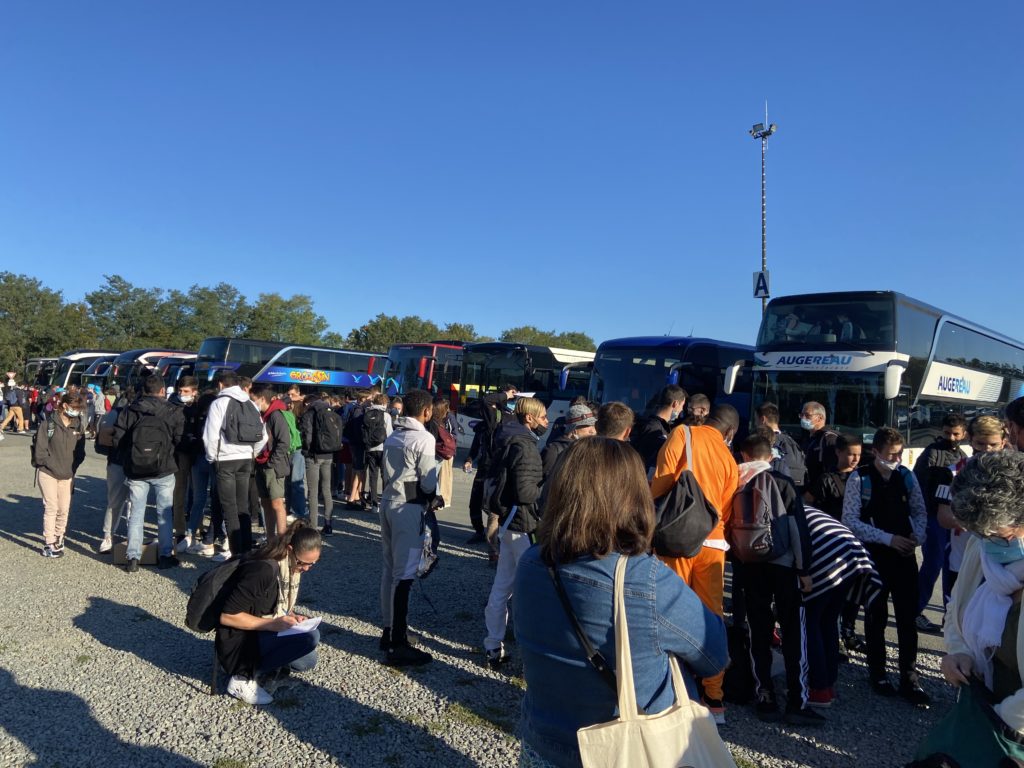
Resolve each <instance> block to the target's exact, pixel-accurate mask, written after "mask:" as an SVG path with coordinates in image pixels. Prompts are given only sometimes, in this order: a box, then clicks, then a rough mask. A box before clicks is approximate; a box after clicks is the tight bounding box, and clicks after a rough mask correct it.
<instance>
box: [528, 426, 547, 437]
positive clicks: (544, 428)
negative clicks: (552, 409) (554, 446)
mask: <svg viewBox="0 0 1024 768" xmlns="http://www.w3.org/2000/svg"><path fill="white" fill-rule="evenodd" d="M531 431H532V432H533V434H535V435H536V436H537V437H544V433H545V432H547V431H548V425H547V424H538V425H537V426H536V427H534V428H533V429H532V430H531Z"/></svg>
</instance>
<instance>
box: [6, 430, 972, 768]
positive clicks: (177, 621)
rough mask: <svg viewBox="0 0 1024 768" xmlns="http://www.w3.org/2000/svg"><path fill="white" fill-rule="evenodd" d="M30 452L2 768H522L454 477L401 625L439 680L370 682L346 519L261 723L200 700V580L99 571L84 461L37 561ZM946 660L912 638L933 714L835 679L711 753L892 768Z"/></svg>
mask: <svg viewBox="0 0 1024 768" xmlns="http://www.w3.org/2000/svg"><path fill="white" fill-rule="evenodd" d="M29 443H30V437H27V436H16V435H8V437H7V439H6V440H4V441H3V442H0V583H2V584H3V585H4V589H5V593H6V594H5V599H4V600H3V601H2V605H0V765H2V766H28V765H31V766H46V768H56V767H57V766H60V768H69V766H96V765H103V766H108V767H110V768H116V767H118V766H135V765H144V766H147V768H157V767H158V766H173V767H174V768H184V766H216V767H217V768H244V767H246V766H249V767H251V768H256V766H322V765H339V766H354V767H355V768H363V767H366V768H372V767H374V766H410V767H413V766H456V767H458V766H476V765H480V766H495V767H497V766H514V765H516V762H517V760H518V754H519V747H518V742H517V740H516V738H515V735H514V734H515V728H516V721H517V718H518V708H519V703H520V699H521V696H522V687H523V682H522V679H521V677H519V676H518V674H519V671H520V670H519V669H518V668H517V667H516V662H515V661H513V663H512V664H511V665H510V666H511V669H510V670H509V672H510V674H509V675H502V674H497V673H494V672H491V671H489V670H488V669H486V668H485V667H484V666H483V664H482V661H483V654H482V651H481V649H480V643H481V641H482V636H483V607H484V604H485V602H486V599H487V592H488V589H489V587H490V581H491V576H492V571H491V569H490V567H489V566H488V562H487V559H486V557H485V556H484V552H483V550H481V549H479V548H469V547H465V546H462V541H464V540H465V538H466V537H467V536H468V534H469V529H468V526H467V524H466V520H467V516H466V512H465V509H466V500H467V498H468V491H469V480H470V478H471V476H468V475H465V474H463V473H462V472H456V478H455V504H454V507H453V508H451V509H449V510H446V511H445V512H444V513H442V519H443V525H442V537H443V538H444V540H445V542H444V544H443V547H442V553H443V557H442V560H441V564H440V567H439V568H438V570H437V571H436V572H435V573H434V574H433V575H431V577H430V578H429V579H427V580H425V581H423V582H421V583H419V584H417V585H416V587H415V589H414V592H413V597H412V601H411V603H412V607H411V617H410V618H411V623H412V624H413V626H414V628H415V629H416V631H417V632H418V633H420V634H421V636H422V641H423V646H424V647H425V648H426V649H427V650H429V651H430V652H431V653H432V654H434V659H435V660H434V662H433V663H432V664H430V665H427V666H426V667H423V668H419V669H415V670H410V671H408V672H404V671H396V670H393V669H390V668H387V667H385V666H383V665H382V664H381V663H380V659H379V657H380V654H379V652H378V650H377V641H378V636H379V628H378V626H377V624H376V621H377V617H378V613H379V609H378V599H379V598H378V585H379V574H380V555H379V538H378V531H379V527H378V525H377V523H376V520H375V516H374V515H371V514H366V513H353V512H344V511H343V512H341V514H340V519H339V516H338V515H336V517H335V526H334V530H335V534H334V535H333V536H331V537H329V538H328V539H327V542H326V547H325V550H324V553H323V556H322V559H321V561H320V563H321V564H320V565H318V566H317V567H316V568H314V569H313V570H312V571H311V572H310V573H309V574H308V575H307V576H306V577H305V578H304V579H303V585H302V593H301V599H300V605H301V606H302V607H303V608H305V611H304V612H306V613H309V614H311V615H318V616H322V617H323V619H324V624H323V625H322V626H321V632H322V640H323V644H322V647H321V655H320V663H319V665H318V666H317V668H316V669H315V670H313V671H312V672H310V673H308V674H305V675H302V676H297V677H300V678H301V679H299V680H298V681H296V682H294V683H292V684H291V685H290V686H289V687H287V688H283V689H281V690H279V691H277V692H276V694H275V695H276V701H275V702H274V703H273V704H272V705H270V706H267V707H263V708H255V707H250V706H247V705H245V704H242V703H240V702H237V701H236V700H234V699H232V698H229V697H227V696H223V695H218V696H211V695H209V692H208V691H209V680H210V673H211V670H212V661H213V656H212V654H213V650H212V647H213V643H212V635H204V636H200V635H196V634H194V633H192V632H190V631H189V630H188V629H186V628H185V626H184V613H185V603H186V600H187V596H188V593H189V590H190V589H191V586H192V584H193V583H194V581H195V579H196V577H197V576H198V575H199V574H200V573H201V572H202V570H204V569H206V568H209V567H210V565H209V563H208V561H206V560H203V559H200V558H185V559H184V561H183V565H182V567H180V568H177V569H172V570H168V571H158V570H156V569H155V568H143V569H142V571H141V572H140V573H138V574H133V575H129V574H127V573H125V572H124V571H123V570H122V569H120V568H118V567H115V566H114V565H112V564H111V562H110V559H109V556H107V555H103V556H101V555H97V554H96V553H95V548H96V546H97V544H98V543H99V538H100V537H99V530H100V522H101V517H102V512H103V503H104V497H105V482H104V480H103V477H104V463H103V460H102V459H101V458H99V457H96V456H94V455H93V454H92V451H91V448H90V450H89V458H88V460H87V461H86V463H85V465H84V466H83V467H82V469H81V472H80V475H79V478H78V480H77V484H76V492H75V495H74V497H73V508H72V513H71V519H70V525H69V530H68V534H67V542H66V546H67V555H66V556H65V557H64V558H63V559H61V560H48V559H45V558H43V557H40V555H39V548H40V546H41V520H42V504H41V502H40V499H39V494H38V491H37V489H35V488H33V470H32V469H31V467H30V466H29V459H28V456H29V450H28V446H29ZM150 528H151V530H152V531H153V535H155V526H150ZM932 618H933V620H936V621H937V620H938V617H937V616H936V615H934V614H933V615H932ZM939 647H940V644H939V641H938V639H937V638H929V637H924V636H923V638H922V652H921V660H920V661H921V667H922V678H923V681H922V682H923V685H924V687H925V689H926V690H927V691H928V692H929V693H930V694H931V695H932V696H933V698H934V699H935V704H934V705H933V706H932V708H931V709H930V710H926V711H922V710H915V709H913V708H911V707H910V706H909V705H906V704H904V703H902V702H899V701H892V700H884V699H879V698H877V697H874V696H872V694H871V693H870V692H869V691H868V690H867V685H866V673H865V669H864V667H863V664H862V663H861V662H860V659H856V660H854V661H853V662H851V663H850V664H846V665H844V667H843V670H842V672H841V676H840V681H839V686H838V695H839V699H840V701H839V703H838V704H837V705H835V706H834V707H832V708H831V710H828V711H826V713H825V714H826V715H827V717H828V720H829V722H828V724H827V725H825V726H824V727H821V728H818V729H816V730H811V729H804V730H802V731H796V730H793V729H790V728H788V727H785V726H782V725H766V724H763V723H760V722H759V721H757V720H756V719H755V718H754V717H753V715H752V713H751V712H750V711H749V710H747V709H745V708H741V707H732V708H730V709H729V711H728V718H729V724H728V725H726V726H725V727H724V728H723V729H722V734H723V736H724V738H725V739H726V740H727V741H728V743H729V744H730V746H731V747H732V749H733V753H734V755H735V756H736V758H737V763H738V764H740V765H742V766H779V767H780V768H781V767H783V766H785V767H787V768H790V767H793V768H795V767H797V766H821V767H829V768H832V767H835V768H845V767H846V766H851V767H852V766H858V767H863V766H898V765H902V764H903V763H904V762H906V761H907V760H908V759H909V758H910V757H911V755H912V754H913V750H914V747H915V745H916V744H917V742H918V741H919V739H920V738H921V736H922V735H923V734H924V733H925V732H926V730H927V729H928V727H929V726H930V725H931V724H932V723H934V722H935V720H936V719H937V718H938V717H939V716H941V714H943V713H944V712H945V711H946V709H947V708H948V706H949V704H950V703H951V701H952V692H951V690H950V689H949V688H948V687H946V686H945V685H944V684H943V683H942V681H941V678H940V676H939V674H938V660H939V652H938V649H939ZM890 651H891V652H892V651H894V648H891V649H890ZM512 652H513V654H514V653H515V649H514V646H513V647H512Z"/></svg>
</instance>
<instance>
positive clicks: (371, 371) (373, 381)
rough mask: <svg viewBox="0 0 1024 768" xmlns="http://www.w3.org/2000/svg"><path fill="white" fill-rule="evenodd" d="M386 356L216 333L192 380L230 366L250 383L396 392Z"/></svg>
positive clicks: (201, 352) (205, 346) (201, 351)
mask: <svg viewBox="0 0 1024 768" xmlns="http://www.w3.org/2000/svg"><path fill="white" fill-rule="evenodd" d="M385 362H386V358H385V357H384V355H380V354H375V353H371V352H357V351H355V350H350V349H327V348H324V347H306V346H298V345H294V344H286V343H284V342H280V341H261V340H258V339H231V338H226V337H223V336H215V337H211V338H208V339H206V340H205V341H203V343H202V345H201V346H200V347H199V356H198V359H197V361H196V378H198V379H199V381H200V382H201V383H203V382H212V381H213V380H214V378H215V377H216V375H217V371H219V370H225V369H226V370H232V371H235V372H236V373H237V374H239V375H240V376H248V377H249V378H250V379H252V380H253V381H254V382H257V383H260V384H271V385H273V386H276V387H279V388H282V389H287V388H288V387H290V386H292V385H294V384H298V385H299V386H300V387H304V388H310V389H312V388H329V389H336V388H343V387H345V388H351V389H374V388H383V389H384V391H386V392H388V393H389V394H392V395H394V394H397V392H398V388H397V386H396V385H395V383H394V381H392V380H390V379H386V378H385V377H384V366H385Z"/></svg>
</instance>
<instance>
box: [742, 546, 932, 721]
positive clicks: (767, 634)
mask: <svg viewBox="0 0 1024 768" xmlns="http://www.w3.org/2000/svg"><path fill="white" fill-rule="evenodd" d="M915 583H916V582H915ZM743 589H744V592H745V594H746V598H747V626H748V627H749V629H750V656H751V658H753V660H754V681H755V684H756V685H757V690H758V693H767V694H770V695H772V696H774V695H775V686H774V684H773V683H772V635H773V633H774V631H775V622H776V620H778V622H779V626H780V627H782V658H783V660H784V661H785V662H786V687H787V688H788V689H789V690H788V692H787V695H786V708H787V709H791V710H797V709H803V708H804V707H805V706H806V705H807V695H808V693H809V691H808V681H807V655H806V648H807V639H806V628H805V625H804V610H803V605H802V604H801V600H800V582H799V579H798V578H797V575H796V571H795V570H794V569H793V568H788V567H785V566H781V565H772V564H770V563H744V564H743ZM773 601H774V603H775V611H774V612H773V611H772V602H773Z"/></svg>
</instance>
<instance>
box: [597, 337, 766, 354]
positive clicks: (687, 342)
mask: <svg viewBox="0 0 1024 768" xmlns="http://www.w3.org/2000/svg"><path fill="white" fill-rule="evenodd" d="M694 344H710V345H712V346H716V347H725V348H728V349H738V350H742V351H744V352H753V351H754V348H753V347H752V346H749V345H747V344H737V343H736V342H733V341H721V340H719V339H707V338H703V337H694V336H627V337H624V338H621V339H609V340H607V341H602V342H601V345H600V346H599V347H598V348H597V349H598V351H599V352H600V351H601V350H602V349H636V348H638V347H648V348H651V349H665V348H669V349H685V348H686V347H690V346H693V345H694Z"/></svg>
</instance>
